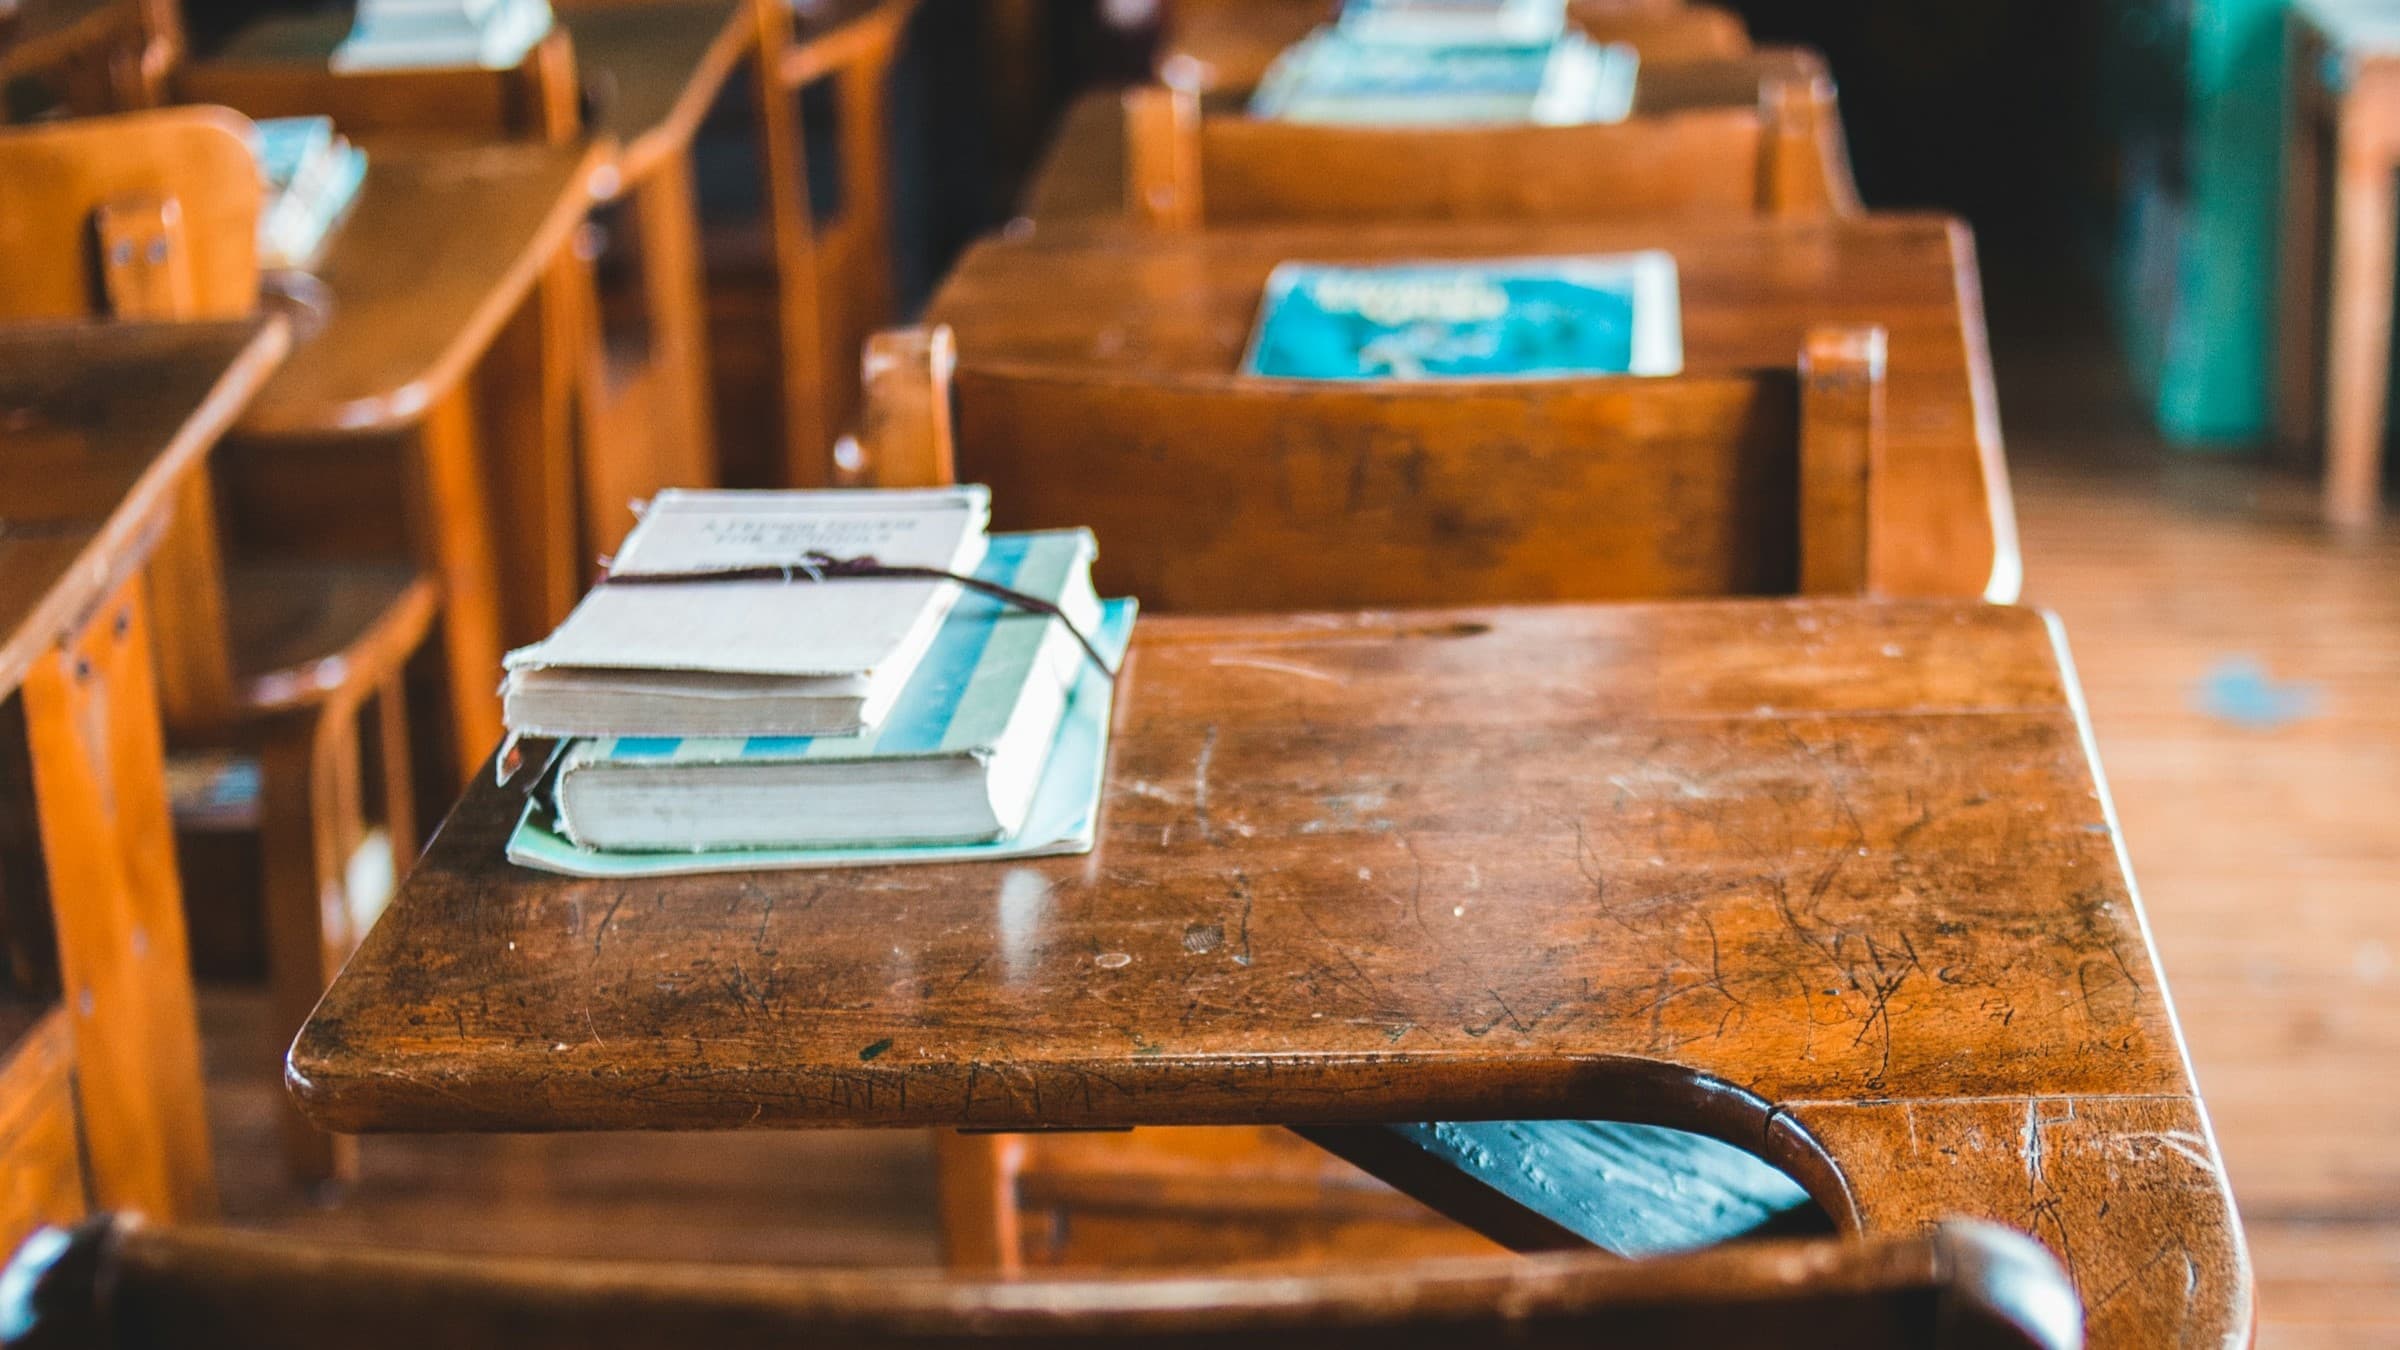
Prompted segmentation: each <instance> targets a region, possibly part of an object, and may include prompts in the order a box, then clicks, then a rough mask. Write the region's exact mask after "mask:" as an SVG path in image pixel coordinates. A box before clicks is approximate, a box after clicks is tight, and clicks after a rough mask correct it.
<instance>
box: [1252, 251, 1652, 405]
mask: <svg viewBox="0 0 2400 1350" xmlns="http://www.w3.org/2000/svg"><path fill="white" fill-rule="evenodd" d="M1682 368H1683V337H1682V320H1681V313H1680V309H1679V300H1678V296H1677V292H1676V282H1675V260H1674V259H1673V258H1672V257H1671V256H1669V255H1668V254H1666V253H1664V252H1659V251H1650V252H1644V253H1627V254H1615V255H1604V256H1592V257H1572V258H1514V259H1506V260H1494V261H1484V262H1465V263H1432V262H1427V263H1403V264H1396V265H1391V266H1378V267H1343V266H1334V265H1326V264H1318V263H1300V262H1289V263H1285V264H1283V265H1282V266H1280V267H1277V268H1276V269H1275V271H1274V273H1273V274H1272V275H1271V276H1269V277H1268V278H1267V287H1266V295H1265V298H1264V300H1263V302H1262V303H1261V305H1260V307H1259V318H1258V324H1257V327H1256V328H1255V329H1254V330H1253V331H1252V335H1251V339H1250V350H1249V352H1248V354H1247V355H1245V356H1244V358H1243V361H1242V370H1243V373H1245V374H1249V375H1261V376H1268V377H1272V378H1278V379H1301V380H1430V379H1499V378H1507V377H1511V376H1524V377H1534V376H1566V375H1672V374H1674V373H1675V372H1677V371H1679V370H1681V369H1682Z"/></svg>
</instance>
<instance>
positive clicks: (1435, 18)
mask: <svg viewBox="0 0 2400 1350" xmlns="http://www.w3.org/2000/svg"><path fill="white" fill-rule="evenodd" d="M1566 24H1567V4H1566V0H1344V3H1343V5H1342V16H1341V30H1342V32H1344V33H1346V34H1349V35H1351V36H1353V37H1356V38H1359V39H1361V40H1363V41H1371V42H1441V43H1455V42H1543V41H1547V40H1549V39H1551V38H1554V37H1557V36H1558V35H1559V34H1560V33H1561V32H1563V31H1565V29H1566Z"/></svg>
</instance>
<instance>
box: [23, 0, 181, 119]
mask: <svg viewBox="0 0 2400 1350" xmlns="http://www.w3.org/2000/svg"><path fill="white" fill-rule="evenodd" d="M183 48H184V34H183V15H182V11H181V8H180V6H178V5H176V4H175V3H173V0H25V3H23V4H20V5H18V6H16V7H15V9H14V11H13V12H11V13H9V14H5V15H0V88H5V89H7V90H8V91H9V92H10V94H11V97H12V101H17V100H20V99H21V100H22V101H23V102H24V103H27V104H30V105H32V106H33V107H34V108H36V109H38V110H40V111H45V112H55V113H68V114H75V113H82V114H92V113H103V112H111V111H116V110H119V109H125V108H144V107H149V106H151V105H153V104H156V103H157V102H158V101H159V99H160V96H161V92H162V90H163V88H164V86H165V81H166V75H167V72H168V71H169V70H170V69H172V68H173V67H174V65H175V63H176V62H177V61H178V60H180V59H181V58H182V54H183ZM28 91H30V92H28Z"/></svg>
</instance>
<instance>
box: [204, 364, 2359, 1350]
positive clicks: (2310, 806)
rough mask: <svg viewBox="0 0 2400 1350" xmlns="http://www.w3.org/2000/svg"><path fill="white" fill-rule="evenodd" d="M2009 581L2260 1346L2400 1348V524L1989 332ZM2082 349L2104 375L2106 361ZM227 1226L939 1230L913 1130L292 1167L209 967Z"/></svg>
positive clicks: (238, 1026)
mask: <svg viewBox="0 0 2400 1350" xmlns="http://www.w3.org/2000/svg"><path fill="white" fill-rule="evenodd" d="M2002 355H2003V364H2002V369H2001V383H2002V407H2003V408H2004V409H2005V410H2006V421H2007V426H2008V428H2009V443H2010V448H2011V454H2012V458H2013V460H2014V462H2015V465H2016V470H2017V485H2018V489H2019V510H2020V514H2021V516H2022V524H2023V528H2024V536H2025V537H2024V543H2025V556H2026V559H2027V588H2026V589H2027V598H2028V599H2029V600H2030V601H2032V602H2034V603H2038V604H2043V605H2047V606H2050V607H2052V608H2054V609H2056V610H2057V611H2058V612H2059V613H2060V614H2061V615H2062V617H2063V618H2064V619H2065V622H2066V626H2067V631H2068V635H2069V637H2070V639H2071V640H2072V642H2073V647H2074V651H2075V654H2076V657H2077V660H2078V662H2079V664H2080V666H2081V671H2082V676H2083V682H2084V687H2085V689H2086V690H2087V692H2088V694H2089V697H2090V702H2091V710H2092V717H2093V721H2094V724H2095V726H2096V728H2097V734H2098V738H2099V742H2100V749H2101V756H2102V760H2103V762H2104V764H2105V766H2106V769H2107V772H2108V774H2109V777H2110V779H2111V781H2112V785H2113V787H2114V790H2115V796H2116V801H2117V805H2118V808H2119V810H2120V812H2121V815H2122V817H2123V824H2124V828H2125V835H2126V838H2127V840H2128V842H2129V846H2130V848H2131V850H2132V853H2133V858H2134V865H2135V871H2136V875H2137V877H2138V878H2139V880H2140V883H2141V886H2142V890H2143V896H2144V901H2145V903H2146V904H2147V906H2148V908H2149V913H2150V916H2151V921H2152V925H2153V928H2154V930H2155V936H2156V940H2157V944H2158V948H2159V954H2160V957H2161V960H2162V962H2163V964H2164V967H2165V969H2166V971H2167V972H2168V978H2169V979H2170V980H2171V981H2172V984H2173V988H2174V992H2175V996H2176V1000H2177V1004H2178V1008H2179V1011H2180V1014H2181V1017H2182V1021H2183V1026H2184V1029H2185V1031H2186V1033H2187V1036H2188V1038H2189V1041H2190V1044H2191V1049H2192V1057H2193V1060H2194V1065H2195V1069H2196V1072H2197V1073H2198V1076H2199V1080H2200V1084H2201V1087H2202V1090H2203V1091H2204V1093H2205V1094H2206V1095H2207V1098H2208V1101H2209V1103H2210V1105H2211V1107H2212V1110H2213V1112H2214V1116H2215V1123H2216V1127H2217V1131H2218V1135H2219V1138H2220V1140H2221V1142H2222V1144H2223V1147H2224V1151H2225V1156H2226V1159H2227V1162H2228V1165H2229V1167H2230V1169H2231V1171H2232V1175H2233V1182H2234V1188H2235V1193H2236V1196H2237V1197H2238V1199H2239V1201H2240V1203H2241V1206H2242V1210H2243V1216H2244V1219H2245V1221H2246V1223H2247V1225H2248V1228H2249V1232H2250V1237H2251V1242H2252V1249H2253V1253H2254V1256H2255V1259H2256V1263H2257V1269H2258V1275H2259V1283H2260V1309H2261V1333H2262V1334H2261V1338H2260V1343H2261V1344H2262V1345H2264V1346H2266V1347H2269V1350H2286V1348H2289V1350H2300V1348H2302V1347H2318V1346H2345V1347H2347V1346H2370V1345H2395V1346H2400V1074H2395V1073H2394V1072H2393V1071H2392V1069H2393V1066H2394V1065H2395V1063H2400V531H2394V530H2391V529H2386V530H2384V531H2382V532H2380V533H2378V534H2376V535H2374V536H2372V537H2369V538H2367V539H2364V540H2358V541H2348V542H2341V541H2335V540H2333V539H2331V538H2329V537H2328V536H2327V535H2325V534H2324V533H2323V532H2321V531H2320V530H2318V529H2317V528H2316V526H2315V525H2314V524H2313V522H2312V519H2311V516H2310V510H2309V507H2310V501H2311V497H2310V493H2311V485H2310V484H2309V483H2307V482H2305V481H2302V480H2299V479H2295V478H2287V477H2279V476H2276V475H2274V474H2272V473H2270V472H2268V471H2265V470H2261V469H2258V468H2255V467H2251V466H2247V465H2240V464H2230V463H2221V462H2207V461H2193V460H2190V459H2177V460H2172V461H2170V460H2167V459H2164V458H2163V457H2161V456H2160V455H2159V454H2158V453H2157V451H2156V447H2155V445H2154V444H2153V443H2152V441H2151V440H2150V438H2149V437H2148V436H2147V435H2146V433H2145V432H2143V430H2142V429H2141V427H2140V424H2139V417H2138V411H2137V410H2136V409H2135V408H2134V407H2133V406H2132V405H2131V403H2130V401H2129V400H2128V399H2127V398H2126V396H2125V395H2123V393H2122V392H2121V390H2120V389H2119V388H2118V387H2116V386H2115V385H2114V384H2113V383H2112V382H2111V380H2110V379H2109V378H2108V377H2107V376H2106V374H2105V372H2106V371H2107V370H2108V368H2109V362H2108V358H2107V356H2106V354H2105V351H2104V350H2103V349H2100V348H2099V347H2097V346H2096V345H2095V344H2094V343H2092V342H2091V341H2089V340H2081V341H2078V340H2072V339H2055V338H2054V337H2053V336H2052V335H2046V334H2041V333H2036V334H2034V335H2033V336H2032V337H2030V338H2020V339H2019V340H2018V341H2015V342H2010V341H2008V340H2007V335H2006V334H2005V333H2004V334H2003V342H2002ZM2095 372H2101V373H2099V374H2095ZM204 1009H205V1014H206V1020H207V1027H208V1032H209V1049H210V1063H211V1067H212V1069H213V1070H214V1073H213V1077H212V1083H213V1091H212V1116H213V1124H214V1126H215V1129H216V1137H217V1142H218V1146H219V1150H220V1154H221V1156H222V1158H223V1162H222V1164H221V1171H222V1172H223V1174H224V1176H223V1180H224V1190H225V1195H226V1203H227V1207H228V1209H229V1211H230V1213H231V1217H232V1218H233V1219H234V1220H235V1221H236V1222H239V1223H243V1224H248V1225H254V1226H259V1227H267V1228H276V1229H282V1230H285V1231H291V1232H299V1233H308V1234H312V1235H316V1236H320V1237H323V1238H327V1239H332V1240H362V1241H364V1240H374V1241H384V1242H392V1243H398V1244H404V1245H419V1246H430V1247H445V1248H451V1249H460V1250H474V1251H520V1252H539V1253H550V1254H560V1255H609V1254H619V1255H622V1254H633V1253H644V1254H655V1253H664V1252H674V1253H681V1254H684V1255H688V1256H691V1257H694V1258H700V1259H737V1260H757V1261H773V1262H792V1263H825V1264H831V1263H849V1264H884V1265H888V1264H911V1263H922V1262H930V1261H933V1260H934V1259H936V1250H935V1241H934V1218H933V1202H932V1180H931V1153H930V1149H929V1147H928V1144H927V1141H926V1140H925V1139H924V1138H923V1137H921V1136H917V1135H906V1134H875V1133H859V1134H820V1135H763V1134H760V1135H726V1136H701V1137H683V1138H668V1137H655V1136H650V1137H641V1136H632V1137H628V1136H603V1137H594V1138H539V1139H499V1140H491V1139H483V1140H477V1139H463V1138H454V1139H416V1140H395V1139H377V1140H369V1141H368V1147H367V1149H366V1179H365V1180H364V1181H363V1182H362V1183H361V1184H360V1185H359V1186H358V1187H357V1188H356V1189H355V1190H354V1191H353V1192H352V1193H351V1194H349V1195H348V1196H347V1197H344V1198H343V1199H342V1201H341V1202H340V1203H338V1204H334V1205H331V1206H321V1205H318V1204H316V1203H313V1202H312V1201H311V1200H310V1198H309V1197H306V1196H302V1195H300V1194H298V1193H296V1192H294V1191H293V1190H292V1189H291V1188H290V1187H289V1186H288V1185H286V1184H285V1183H284V1182H283V1180H282V1177H281V1173H280V1170H279V1165H278V1157H277V1154H276V1151H275V1148H274V1123H273V1118H272V1116H271V1115H270V1113H269V1110H268V1107H269V1105H270V1103H271V1101H272V1097H271V1095H270V1094H272V1093H273V1092H274V1091H276V1090H277V1089H276V1085H275V1082H274V1080H273V1078H272V1076H271V1074H270V1073H269V1072H268V1068H267V1063H266V1058H265V1056H264V1054H263V1051H262V1050H261V1048H260V1047H261V1043H262V1041H263V1035H262V1033H261V1030H260V1025H259V1022H258V1017H259V1005H258V1002H257V1000H256V999H255V998H253V997H250V996H248V995H244V994H235V993H226V992H219V991H212V992H211V993H210V994H209V995H208V997H207V998H206V999H205V1000H204Z"/></svg>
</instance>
